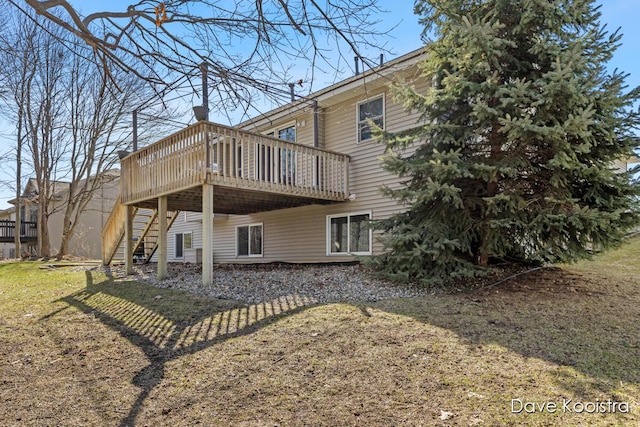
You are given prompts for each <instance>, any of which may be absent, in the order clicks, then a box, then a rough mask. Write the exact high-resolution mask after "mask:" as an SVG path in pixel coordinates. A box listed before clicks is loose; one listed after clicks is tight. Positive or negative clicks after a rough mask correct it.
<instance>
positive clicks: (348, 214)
mask: <svg viewBox="0 0 640 427" xmlns="http://www.w3.org/2000/svg"><path fill="white" fill-rule="evenodd" d="M356 215H369V221H371V220H372V219H373V212H372V211H371V210H368V211H356V212H346V213H340V214H332V215H327V220H326V227H325V233H326V236H327V239H326V250H327V256H345V255H347V256H353V255H358V256H359V255H372V254H373V240H372V238H373V229H372V228H371V227H369V250H368V251H366V252H350V251H347V252H331V219H333V218H341V217H345V216H346V217H347V218H348V217H352V216H356ZM347 224H348V226H347V234H348V235H349V236H348V238H347V245H348V246H349V248H348V249H351V247H350V246H351V221H350V220H348V221H347Z"/></svg>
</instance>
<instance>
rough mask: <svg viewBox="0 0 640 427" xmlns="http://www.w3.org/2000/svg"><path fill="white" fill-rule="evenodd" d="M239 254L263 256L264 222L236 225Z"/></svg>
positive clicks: (237, 251)
mask: <svg viewBox="0 0 640 427" xmlns="http://www.w3.org/2000/svg"><path fill="white" fill-rule="evenodd" d="M236 254H237V256H239V257H241V256H248V257H251V256H262V224H251V225H243V226H238V227H236Z"/></svg>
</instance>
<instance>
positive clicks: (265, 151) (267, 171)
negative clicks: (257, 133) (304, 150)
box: [255, 123, 296, 184]
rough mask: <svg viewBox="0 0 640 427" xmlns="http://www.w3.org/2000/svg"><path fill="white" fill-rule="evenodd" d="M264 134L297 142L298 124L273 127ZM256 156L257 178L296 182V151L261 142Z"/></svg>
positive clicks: (275, 181) (257, 147)
mask: <svg viewBox="0 0 640 427" xmlns="http://www.w3.org/2000/svg"><path fill="white" fill-rule="evenodd" d="M264 135H267V136H271V137H277V138H278V139H282V140H283V141H291V142H296V125H295V123H293V124H289V125H287V126H285V127H281V128H276V129H272V130H270V131H269V132H267V133H265V134H264ZM255 156H256V163H255V164H256V173H255V177H256V179H259V180H262V181H269V182H273V183H277V184H295V179H296V152H295V151H293V150H289V149H285V148H275V147H273V146H268V145H263V144H259V145H257V146H256V154H255ZM272 159H273V160H275V162H274V161H273V160H272ZM278 160H279V161H278Z"/></svg>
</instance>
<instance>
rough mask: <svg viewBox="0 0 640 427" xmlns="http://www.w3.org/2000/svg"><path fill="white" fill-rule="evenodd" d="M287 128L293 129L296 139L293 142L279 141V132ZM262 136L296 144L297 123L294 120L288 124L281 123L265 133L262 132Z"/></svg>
mask: <svg viewBox="0 0 640 427" xmlns="http://www.w3.org/2000/svg"><path fill="white" fill-rule="evenodd" d="M287 128H293V130H294V131H295V133H296V139H294V140H293V141H289V140H288V139H280V137H279V134H280V131H281V130H283V129H287ZM262 135H264V136H270V137H271V138H275V139H279V140H280V141H286V142H298V122H297V121H296V120H293V121H290V122H286V123H283V124H281V125H279V126H276V127H272V128H269V129H267V130H266V131H264V132H262Z"/></svg>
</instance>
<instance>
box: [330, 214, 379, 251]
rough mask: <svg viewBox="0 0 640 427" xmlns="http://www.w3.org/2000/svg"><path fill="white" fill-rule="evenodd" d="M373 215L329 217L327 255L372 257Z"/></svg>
mask: <svg viewBox="0 0 640 427" xmlns="http://www.w3.org/2000/svg"><path fill="white" fill-rule="evenodd" d="M369 221H371V213H369V212H367V213H355V214H342V215H329V216H328V217H327V255H340V254H342V255H371V227H369Z"/></svg>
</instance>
